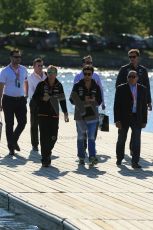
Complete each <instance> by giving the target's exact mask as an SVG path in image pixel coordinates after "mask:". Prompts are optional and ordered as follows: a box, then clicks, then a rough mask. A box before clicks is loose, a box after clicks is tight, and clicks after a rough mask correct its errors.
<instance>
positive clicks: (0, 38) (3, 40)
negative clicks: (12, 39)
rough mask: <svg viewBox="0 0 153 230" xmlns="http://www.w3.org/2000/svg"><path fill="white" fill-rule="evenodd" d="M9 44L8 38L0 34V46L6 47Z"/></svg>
mask: <svg viewBox="0 0 153 230" xmlns="http://www.w3.org/2000/svg"><path fill="white" fill-rule="evenodd" d="M7 44H8V36H7V35H6V34H4V33H2V32H0V46H5V45H7Z"/></svg>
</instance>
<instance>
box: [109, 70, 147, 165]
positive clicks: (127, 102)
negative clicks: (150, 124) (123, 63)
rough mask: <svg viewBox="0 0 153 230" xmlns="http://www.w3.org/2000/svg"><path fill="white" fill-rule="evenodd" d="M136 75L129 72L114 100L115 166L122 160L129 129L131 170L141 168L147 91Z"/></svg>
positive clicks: (133, 71)
mask: <svg viewBox="0 0 153 230" xmlns="http://www.w3.org/2000/svg"><path fill="white" fill-rule="evenodd" d="M138 79H139V77H138V74H137V72H136V71H135V70H131V71H129V73H128V75H127V83H124V84H121V85H119V86H117V88H116V94H115V99H114V122H115V124H116V127H117V128H118V140H117V144H116V157H117V161H116V164H117V166H120V165H121V164H122V160H123V159H124V150H125V142H126V139H127V132H128V129H129V127H130V128H131V129H132V137H131V148H132V150H133V154H132V160H131V164H132V168H134V169H137V168H141V166H140V165H139V159H140V145H141V129H142V128H145V126H146V124H147V90H146V87H145V86H143V85H140V84H138V83H137V82H138Z"/></svg>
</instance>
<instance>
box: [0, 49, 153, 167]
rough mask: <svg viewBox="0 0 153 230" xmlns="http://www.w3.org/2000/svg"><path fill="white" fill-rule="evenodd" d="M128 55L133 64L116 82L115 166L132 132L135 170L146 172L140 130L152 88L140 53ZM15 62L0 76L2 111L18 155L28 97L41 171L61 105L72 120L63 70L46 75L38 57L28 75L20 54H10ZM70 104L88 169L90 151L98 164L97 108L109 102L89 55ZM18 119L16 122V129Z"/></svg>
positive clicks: (11, 149)
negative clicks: (142, 169)
mask: <svg viewBox="0 0 153 230" xmlns="http://www.w3.org/2000/svg"><path fill="white" fill-rule="evenodd" d="M128 56H129V60H130V61H129V64H127V65H125V66H123V67H121V69H120V70H119V73H118V75H117V79H116V92H115V99H114V122H115V124H116V127H117V128H118V139H117V144H116V157H117V161H116V164H117V166H120V165H121V164H122V160H123V159H124V152H125V142H126V138H127V132H128V129H129V127H131V129H132V132H131V140H130V152H131V165H132V167H133V168H141V165H140V164H139V160H140V145H141V129H142V128H144V127H145V126H146V124H147V110H152V104H151V93H150V83H149V78H148V73H147V70H146V68H145V67H144V66H142V65H140V64H139V56H140V52H139V50H137V49H131V50H130V51H129V52H128ZM10 60H11V61H10V64H9V65H8V66H6V67H5V68H3V69H2V71H1V73H0V109H1V110H2V109H3V111H4V117H5V124H6V138H7V143H8V149H9V154H10V155H14V154H15V150H17V151H20V147H19V145H18V140H19V137H20V135H21V133H22V131H23V130H24V127H25V125H26V122H27V108H26V103H27V98H29V100H30V104H29V105H30V123H31V128H30V134H31V144H32V150H33V151H38V145H39V132H38V125H39V130H40V145H41V156H42V166H43V167H48V166H49V165H50V164H51V154H52V149H53V147H54V144H55V143H56V140H57V136H58V125H59V105H60V106H61V108H62V111H63V113H64V120H65V122H68V121H69V118H68V110H67V106H66V99H65V94H64V90H63V86H62V84H61V83H60V82H59V81H58V80H57V79H56V77H57V74H58V69H57V68H56V67H55V66H52V65H50V66H48V68H47V72H44V71H43V60H42V59H41V58H36V59H35V60H34V61H33V73H32V74H31V75H30V76H28V72H27V69H26V67H24V66H22V65H21V64H20V62H21V53H20V51H19V50H13V51H11V53H10ZM70 102H71V103H72V104H74V105H75V114H74V119H75V120H76V130H77V134H78V136H77V156H78V158H79V164H82V165H84V164H85V157H86V154H85V152H86V149H87V148H88V153H89V164H91V165H94V164H96V163H97V162H98V159H97V157H96V147H95V141H96V136H97V130H98V107H99V106H101V107H102V109H105V100H104V90H103V85H102V83H101V79H100V76H99V75H98V74H97V73H95V71H94V67H93V63H92V57H91V56H90V55H89V56H86V57H84V58H83V59H82V71H81V72H80V73H79V74H77V75H76V76H75V78H74V86H73V89H72V92H71V95H70ZM14 116H15V117H16V120H17V126H16V128H15V129H14Z"/></svg>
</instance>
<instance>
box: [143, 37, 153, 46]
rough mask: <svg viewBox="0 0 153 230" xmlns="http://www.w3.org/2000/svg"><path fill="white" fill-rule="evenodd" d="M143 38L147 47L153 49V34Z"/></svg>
mask: <svg viewBox="0 0 153 230" xmlns="http://www.w3.org/2000/svg"><path fill="white" fill-rule="evenodd" d="M144 40H145V42H146V46H147V49H153V36H152V35H150V36H147V37H145V38H144Z"/></svg>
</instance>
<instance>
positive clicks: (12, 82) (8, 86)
mask: <svg viewBox="0 0 153 230" xmlns="http://www.w3.org/2000/svg"><path fill="white" fill-rule="evenodd" d="M18 73H19V78H18V81H19V82H20V87H17V86H16V74H15V72H14V70H13V69H12V68H11V66H10V65H8V66H6V67H5V68H3V69H2V71H1V73H0V83H4V91H3V94H5V95H7V96H11V97H21V96H24V82H25V80H26V79H27V75H28V72H27V68H26V67H25V66H23V65H19V67H18Z"/></svg>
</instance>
